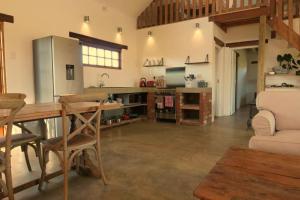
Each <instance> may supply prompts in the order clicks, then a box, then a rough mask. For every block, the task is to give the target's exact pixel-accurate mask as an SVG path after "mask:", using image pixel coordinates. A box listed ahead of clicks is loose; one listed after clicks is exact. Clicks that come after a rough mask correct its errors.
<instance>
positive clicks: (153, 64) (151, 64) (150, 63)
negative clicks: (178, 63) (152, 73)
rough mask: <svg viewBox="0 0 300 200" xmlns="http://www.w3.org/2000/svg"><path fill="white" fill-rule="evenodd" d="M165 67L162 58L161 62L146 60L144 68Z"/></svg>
mask: <svg viewBox="0 0 300 200" xmlns="http://www.w3.org/2000/svg"><path fill="white" fill-rule="evenodd" d="M163 66H164V58H161V59H160V60H150V59H148V58H147V59H146V61H145V63H144V67H163Z"/></svg>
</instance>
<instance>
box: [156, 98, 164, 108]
mask: <svg viewBox="0 0 300 200" xmlns="http://www.w3.org/2000/svg"><path fill="white" fill-rule="evenodd" d="M156 104H157V108H158V109H164V98H163V97H162V96H158V97H157V98H156Z"/></svg>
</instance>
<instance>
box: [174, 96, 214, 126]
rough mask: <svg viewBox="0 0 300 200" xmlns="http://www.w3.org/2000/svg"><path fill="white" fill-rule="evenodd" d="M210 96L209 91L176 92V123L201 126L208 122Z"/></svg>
mask: <svg viewBox="0 0 300 200" xmlns="http://www.w3.org/2000/svg"><path fill="white" fill-rule="evenodd" d="M211 97H212V96H211V92H201V93H177V94H176V99H177V105H176V113H177V115H176V122H177V124H185V125H200V126H201V125H206V124H208V123H210V122H211V121H212V115H211Z"/></svg>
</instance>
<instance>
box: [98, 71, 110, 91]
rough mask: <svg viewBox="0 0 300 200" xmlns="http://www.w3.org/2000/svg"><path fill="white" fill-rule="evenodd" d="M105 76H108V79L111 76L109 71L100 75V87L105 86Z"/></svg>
mask: <svg viewBox="0 0 300 200" xmlns="http://www.w3.org/2000/svg"><path fill="white" fill-rule="evenodd" d="M104 77H106V78H107V79H109V78H110V77H109V74H108V73H103V74H101V76H100V83H99V87H100V88H103V87H104V86H105V82H104V80H103V78H104Z"/></svg>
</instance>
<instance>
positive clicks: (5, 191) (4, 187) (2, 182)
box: [0, 172, 8, 195]
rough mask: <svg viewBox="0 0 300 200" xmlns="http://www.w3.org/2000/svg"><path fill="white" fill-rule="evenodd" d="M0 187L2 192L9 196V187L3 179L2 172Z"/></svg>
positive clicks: (0, 174) (0, 173)
mask: <svg viewBox="0 0 300 200" xmlns="http://www.w3.org/2000/svg"><path fill="white" fill-rule="evenodd" d="M0 185H1V188H2V192H3V193H4V194H5V195H7V193H8V192H7V186H6V184H5V182H4V181H3V179H2V172H0Z"/></svg>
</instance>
